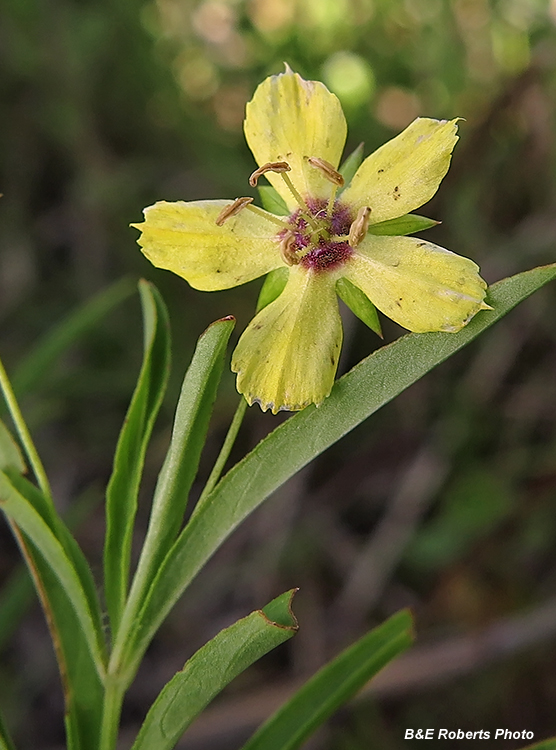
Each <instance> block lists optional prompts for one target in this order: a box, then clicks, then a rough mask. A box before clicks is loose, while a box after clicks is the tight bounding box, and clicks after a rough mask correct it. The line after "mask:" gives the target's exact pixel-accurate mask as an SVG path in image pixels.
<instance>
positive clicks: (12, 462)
mask: <svg viewBox="0 0 556 750" xmlns="http://www.w3.org/2000/svg"><path fill="white" fill-rule="evenodd" d="M0 469H1V470H2V471H4V470H5V469H14V470H15V471H17V472H18V474H25V473H26V471H27V468H26V466H25V461H24V460H23V456H22V455H21V451H20V450H19V446H18V444H17V443H16V441H15V439H14V438H13V436H12V434H11V432H10V431H9V430H8V428H7V427H6V425H5V424H4V422H2V420H1V419H0Z"/></svg>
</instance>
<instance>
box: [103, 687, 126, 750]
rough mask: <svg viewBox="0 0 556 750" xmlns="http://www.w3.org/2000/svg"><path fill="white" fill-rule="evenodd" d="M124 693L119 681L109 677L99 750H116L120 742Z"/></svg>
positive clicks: (105, 692)
mask: <svg viewBox="0 0 556 750" xmlns="http://www.w3.org/2000/svg"><path fill="white" fill-rule="evenodd" d="M123 700H124V692H123V690H122V687H121V684H120V681H119V680H115V679H114V676H113V675H110V674H109V675H107V677H106V682H105V688H104V707H103V713H102V725H101V728H100V741H99V749H98V750H114V749H115V747H116V743H117V741H118V728H119V725H120V715H121V712H122V703H123Z"/></svg>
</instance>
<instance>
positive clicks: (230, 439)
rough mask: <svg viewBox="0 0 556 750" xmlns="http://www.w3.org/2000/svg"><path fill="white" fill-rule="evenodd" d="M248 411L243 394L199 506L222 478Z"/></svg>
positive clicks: (198, 503)
mask: <svg viewBox="0 0 556 750" xmlns="http://www.w3.org/2000/svg"><path fill="white" fill-rule="evenodd" d="M246 411H247V401H246V400H245V399H244V398H243V396H242V397H241V400H240V402H239V404H238V405H237V409H236V412H235V414H234V417H233V419H232V423H231V424H230V427H229V429H228V433H227V435H226V438H225V440H224V443H223V445H222V448H221V449H220V453H219V454H218V458H217V459H216V462H215V464H214V466H213V468H212V471H211V472H210V476H209V478H208V480H207V483H206V484H205V486H204V489H203V491H202V492H201V496H200V498H199V500H198V502H197V507H199V505H200V504H201V503H202V502H203V500H204V499H205V497H206V496H207V495H208V494H209V493H210V492H212V490H213V489H214V488H215V486H216V484H217V482H218V480H219V479H220V475H221V474H222V471H223V469H224V466H225V465H226V461H227V460H228V457H229V455H230V452H231V450H232V448H233V445H234V443H235V440H236V437H237V434H238V432H239V428H240V427H241V423H242V422H243V417H244V416H245V412H246Z"/></svg>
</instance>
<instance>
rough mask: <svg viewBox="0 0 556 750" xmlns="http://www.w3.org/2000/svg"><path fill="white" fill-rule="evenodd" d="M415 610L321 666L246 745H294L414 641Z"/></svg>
mask: <svg viewBox="0 0 556 750" xmlns="http://www.w3.org/2000/svg"><path fill="white" fill-rule="evenodd" d="M412 627H413V624H412V620H411V615H410V614H409V612H408V611H407V610H405V611H402V612H398V613H397V614H395V615H394V616H393V617H391V618H390V619H389V620H387V621H386V622H385V623H383V624H382V625H380V626H379V627H378V628H375V629H374V630H371V631H370V632H369V633H367V634H366V635H364V636H363V638H360V639H359V640H358V641H357V642H356V643H354V644H353V646H350V647H349V648H347V649H346V650H345V651H343V652H342V653H341V654H340V655H339V656H337V657H336V658H335V659H333V660H332V661H331V662H329V663H328V664H326V665H325V666H324V667H323V668H322V669H320V670H319V671H318V672H317V674H316V675H315V676H314V677H312V678H311V679H310V680H309V681H308V682H306V683H305V685H303V687H302V688H301V689H300V690H298V691H297V692H296V693H295V695H294V696H293V698H291V699H290V700H289V701H288V702H287V703H286V704H285V705H284V706H282V707H281V708H280V709H278V711H277V712H276V713H275V714H274V715H273V716H271V717H270V719H269V720H268V721H266V722H265V723H264V724H263V726H262V727H261V728H260V729H259V730H258V731H257V732H256V733H255V734H254V735H253V737H251V739H250V740H249V741H248V742H247V744H246V745H244V746H243V749H242V750H295V749H296V748H298V747H301V745H302V744H303V742H305V740H306V739H307V738H308V737H309V736H310V735H311V734H312V733H313V732H314V731H315V729H317V728H318V727H319V726H320V725H321V724H323V723H324V722H325V721H326V720H327V719H328V718H330V716H332V714H333V713H334V712H335V711H336V710H337V709H338V708H339V707H340V706H341V705H342V704H344V703H346V702H347V701H348V700H350V699H351V698H352V697H353V696H354V695H355V693H357V692H358V691H359V690H360V689H361V688H362V687H363V686H364V685H365V684H366V683H367V682H368V681H369V680H370V679H371V677H374V675H375V674H376V673H377V672H378V671H379V670H381V669H382V668H383V667H384V666H385V665H386V664H388V662H389V661H391V660H392V659H393V658H394V657H396V656H398V654H400V653H401V652H402V651H405V649H406V648H408V647H409V646H411V643H412V641H413V635H412Z"/></svg>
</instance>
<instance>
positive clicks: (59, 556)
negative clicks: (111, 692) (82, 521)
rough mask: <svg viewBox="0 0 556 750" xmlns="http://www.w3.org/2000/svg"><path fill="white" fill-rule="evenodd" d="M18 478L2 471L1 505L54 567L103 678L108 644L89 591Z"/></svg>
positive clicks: (8, 516)
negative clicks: (21, 489) (104, 641)
mask: <svg viewBox="0 0 556 750" xmlns="http://www.w3.org/2000/svg"><path fill="white" fill-rule="evenodd" d="M15 481H16V479H15V477H8V475H7V474H6V473H5V472H3V471H0V508H1V509H2V510H3V511H4V513H5V514H6V516H7V518H8V519H9V520H10V522H11V523H12V524H13V525H15V527H17V529H19V530H20V531H21V532H23V533H24V534H25V536H26V537H27V538H28V539H29V540H30V541H31V542H32V544H33V545H34V547H36V549H37V550H38V552H39V553H40V554H41V556H42V557H43V558H44V561H45V562H46V563H47V564H48V565H49V566H50V568H51V570H52V572H53V573H54V575H55V577H56V579H57V582H56V585H55V586H54V587H53V588H54V589H56V588H57V587H59V586H61V588H62V589H63V590H64V592H65V594H66V596H67V598H68V599H69V601H70V602H71V605H72V607H73V609H74V611H75V614H76V616H77V619H78V621H79V625H80V628H81V630H82V632H83V635H84V637H85V640H86V642H87V646H88V648H89V651H90V654H91V657H92V660H93V662H94V665H95V668H96V670H97V672H98V674H99V677H100V678H101V679H102V678H103V676H104V673H105V666H104V644H103V642H102V631H101V630H100V629H99V624H100V623H99V620H98V617H97V616H96V613H95V612H92V611H91V608H90V604H89V600H88V596H87V593H86V592H85V590H84V588H83V586H82V583H81V580H80V577H79V575H78V573H77V572H76V570H75V568H74V566H73V564H72V561H71V560H70V558H69V557H68V555H67V554H66V551H65V549H64V546H63V545H62V544H61V542H60V541H59V539H58V538H57V537H56V535H55V534H54V532H53V531H52V529H51V528H50V526H49V524H48V523H47V522H46V521H45V520H44V518H43V516H42V515H41V513H40V512H39V511H37V510H36V509H35V507H34V505H33V503H31V502H30V501H29V499H28V498H27V497H26V496H24V495H23V494H22V493H21V492H19V491H18V488H16V486H15ZM23 481H26V480H23ZM29 487H32V485H29ZM33 490H35V492H36V493H39V490H37V489H36V488H33ZM44 504H45V506H46V501H44ZM68 534H69V532H68ZM49 594H50V591H49V590H48V589H46V590H45V591H43V592H42V596H43V600H44V597H48V596H49Z"/></svg>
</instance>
